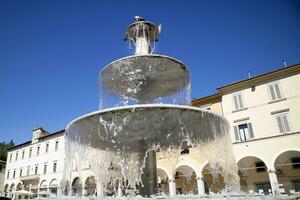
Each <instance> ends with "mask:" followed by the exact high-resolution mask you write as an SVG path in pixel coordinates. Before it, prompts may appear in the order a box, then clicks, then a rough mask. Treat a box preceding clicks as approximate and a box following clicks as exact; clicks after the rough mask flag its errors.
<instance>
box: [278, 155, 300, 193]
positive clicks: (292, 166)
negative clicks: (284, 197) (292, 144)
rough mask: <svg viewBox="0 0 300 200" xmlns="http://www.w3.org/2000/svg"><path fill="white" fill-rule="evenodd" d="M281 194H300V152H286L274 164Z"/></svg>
mask: <svg viewBox="0 0 300 200" xmlns="http://www.w3.org/2000/svg"><path fill="white" fill-rule="evenodd" d="M274 167H275V169H276V175H277V179H278V186H279V190H280V193H281V194H293V193H295V192H300V152H299V151H286V152H284V153H282V154H280V155H279V156H278V157H277V158H276V160H275V163H274Z"/></svg>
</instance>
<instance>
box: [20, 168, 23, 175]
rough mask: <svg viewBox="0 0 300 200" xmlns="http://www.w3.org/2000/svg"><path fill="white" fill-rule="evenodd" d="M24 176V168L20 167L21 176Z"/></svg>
mask: <svg viewBox="0 0 300 200" xmlns="http://www.w3.org/2000/svg"><path fill="white" fill-rule="evenodd" d="M21 176H23V169H22V168H21V169H20V177H21Z"/></svg>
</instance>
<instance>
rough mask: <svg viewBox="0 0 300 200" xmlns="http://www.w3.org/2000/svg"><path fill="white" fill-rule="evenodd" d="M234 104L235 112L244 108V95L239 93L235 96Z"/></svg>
mask: <svg viewBox="0 0 300 200" xmlns="http://www.w3.org/2000/svg"><path fill="white" fill-rule="evenodd" d="M233 103H234V108H235V110H239V109H242V108H244V104H243V98H242V93H237V94H234V95H233Z"/></svg>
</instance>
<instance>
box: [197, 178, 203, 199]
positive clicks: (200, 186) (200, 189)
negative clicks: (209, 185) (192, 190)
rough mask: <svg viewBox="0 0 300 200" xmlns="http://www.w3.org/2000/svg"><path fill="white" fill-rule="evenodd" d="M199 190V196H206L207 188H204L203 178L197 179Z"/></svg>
mask: <svg viewBox="0 0 300 200" xmlns="http://www.w3.org/2000/svg"><path fill="white" fill-rule="evenodd" d="M197 188H198V194H199V195H204V194H205V187H204V181H203V177H197Z"/></svg>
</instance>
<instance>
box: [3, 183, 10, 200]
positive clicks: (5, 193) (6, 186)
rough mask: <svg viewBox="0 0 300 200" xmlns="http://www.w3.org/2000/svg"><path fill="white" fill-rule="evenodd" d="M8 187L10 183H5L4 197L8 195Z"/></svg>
mask: <svg viewBox="0 0 300 200" xmlns="http://www.w3.org/2000/svg"><path fill="white" fill-rule="evenodd" d="M8 187H9V185H8V184H5V185H4V188H3V192H4V197H7V196H8Z"/></svg>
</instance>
